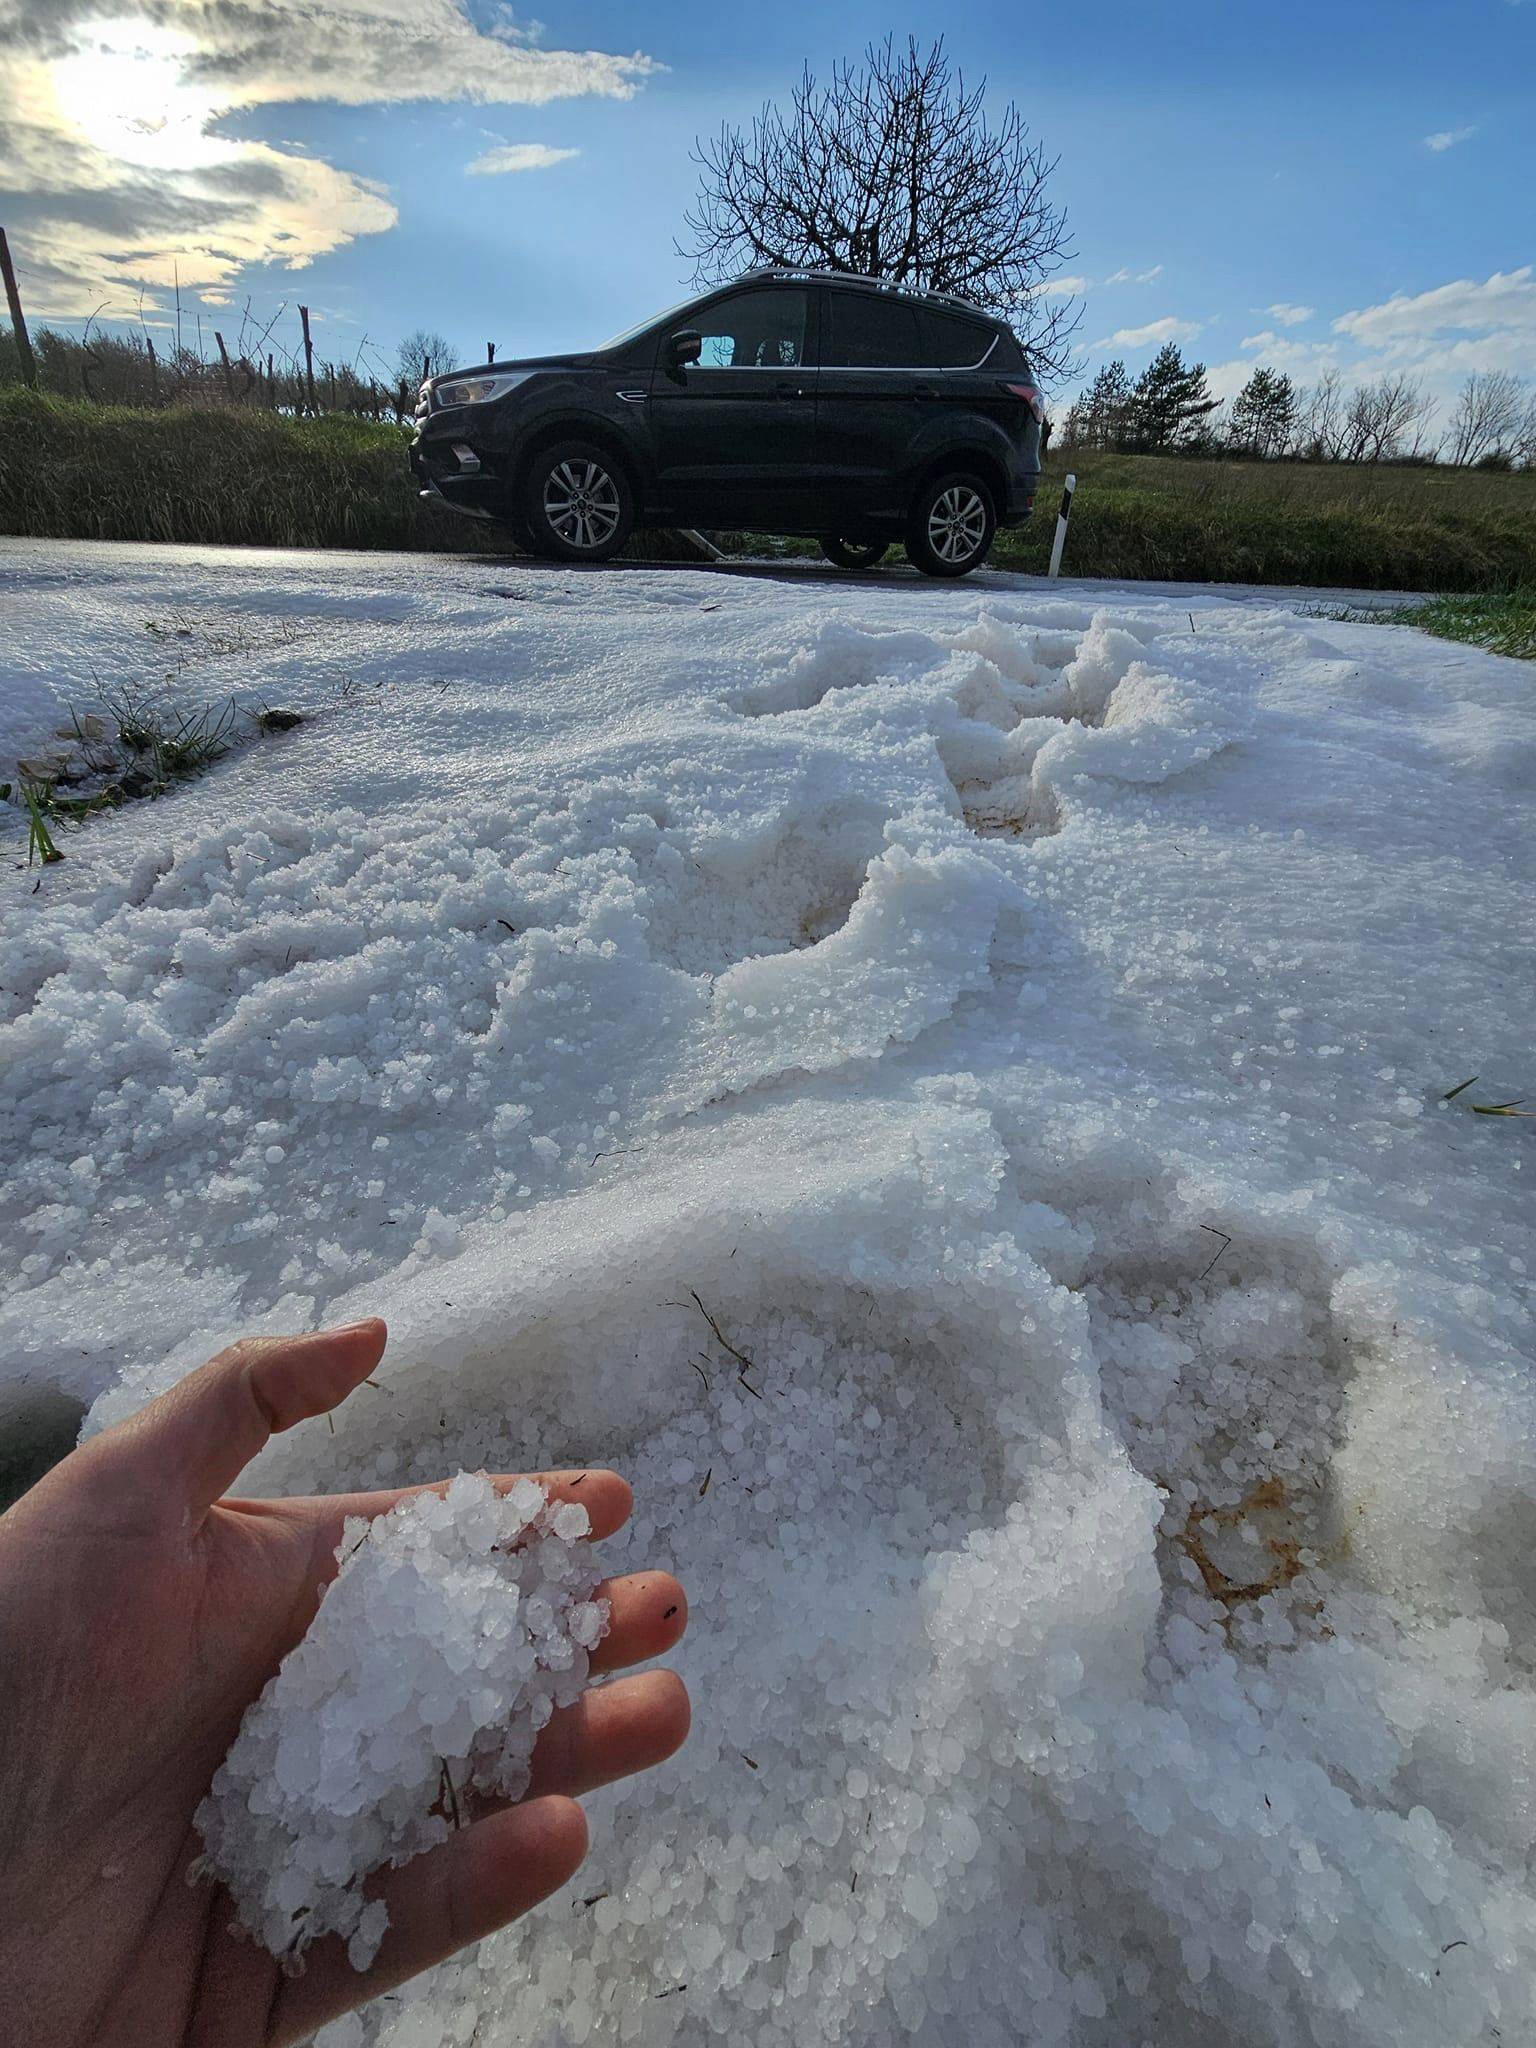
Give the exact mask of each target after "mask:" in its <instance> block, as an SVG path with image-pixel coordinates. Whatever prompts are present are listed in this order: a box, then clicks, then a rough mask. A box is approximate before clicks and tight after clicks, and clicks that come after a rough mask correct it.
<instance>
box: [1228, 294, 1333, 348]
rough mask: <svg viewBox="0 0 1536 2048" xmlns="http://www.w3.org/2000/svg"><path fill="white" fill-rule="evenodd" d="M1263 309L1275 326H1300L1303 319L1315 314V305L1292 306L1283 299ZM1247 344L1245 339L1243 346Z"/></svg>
mask: <svg viewBox="0 0 1536 2048" xmlns="http://www.w3.org/2000/svg"><path fill="white" fill-rule="evenodd" d="M1264 311H1265V312H1266V313H1267V314H1268V315H1269V317H1270V319H1271V320H1273V321H1274V323H1275V325H1276V326H1277V327H1300V326H1301V324H1302V322H1303V321H1304V320H1312V319H1315V318H1316V316H1317V308H1316V306H1292V305H1288V304H1287V303H1286V301H1285V300H1284V299H1282V300H1281V301H1280V302H1279V304H1278V305H1274V306H1266V307H1265V308H1264ZM1247 346H1248V344H1247V342H1246V341H1245V342H1244V343H1243V347H1244V348H1246V347H1247Z"/></svg>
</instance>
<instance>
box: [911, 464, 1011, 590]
mask: <svg viewBox="0 0 1536 2048" xmlns="http://www.w3.org/2000/svg"><path fill="white" fill-rule="evenodd" d="M996 531H997V509H996V507H995V506H994V504H993V502H992V493H991V492H990V491H989V490H988V488H987V486H986V485H985V483H983V482H982V480H981V478H980V477H979V476H976V475H975V474H974V473H973V472H971V471H970V470H964V469H955V470H948V471H946V472H945V474H944V475H942V476H936V477H934V478H933V479H932V481H931V482H929V483H926V484H924V485H923V488H922V489H921V490H920V491H919V492H918V494H917V496H916V497H915V498H914V499H913V501H912V509H911V511H910V512H909V513H908V515H907V559H908V560H909V561H910V562H911V564H912V566H913V567H914V568H915V569H921V570H922V572H923V574H924V575H925V576H965V575H968V574H969V573H970V571H971V570H972V569H979V568H980V567H981V565H982V563H983V562H984V561H985V560H986V559H987V554H988V551H989V550H990V548H991V546H992V536H993V535H994V534H995V533H996Z"/></svg>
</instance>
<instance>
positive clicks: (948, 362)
mask: <svg viewBox="0 0 1536 2048" xmlns="http://www.w3.org/2000/svg"><path fill="white" fill-rule="evenodd" d="M917 324H918V328H919V330H920V331H921V333H922V337H923V353H922V355H921V356H920V357H919V358H918V361H919V362H923V363H928V364H931V365H932V367H933V368H934V369H936V370H969V369H971V368H973V367H974V366H975V365H976V364H977V363H979V362H980V361H981V359H982V357H983V356H984V355H985V354H986V353H987V350H988V349H989V348H990V347H991V346H992V339H993V333H994V330H993V329H992V328H990V327H983V326H982V324H981V322H980V321H979V320H967V319H965V318H964V317H963V316H961V315H960V314H957V313H941V312H939V311H938V309H937V308H936V307H932V306H924V307H923V308H922V309H921V310H920V311H919V313H918V316H917Z"/></svg>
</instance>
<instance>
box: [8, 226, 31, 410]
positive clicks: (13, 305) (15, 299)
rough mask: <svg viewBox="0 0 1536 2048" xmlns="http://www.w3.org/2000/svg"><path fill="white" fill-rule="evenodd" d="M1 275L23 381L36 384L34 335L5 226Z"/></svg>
mask: <svg viewBox="0 0 1536 2048" xmlns="http://www.w3.org/2000/svg"><path fill="white" fill-rule="evenodd" d="M0 275H3V276H4V278H5V302H6V304H7V305H8V306H9V307H10V309H11V332H12V333H13V334H14V335H15V337H16V353H17V355H18V356H19V357H20V359H21V381H22V383H23V384H35V383H36V382H37V358H36V357H35V356H34V355H33V353H32V337H31V335H29V334H28V332H27V323H26V319H25V317H24V315H23V313H22V310H21V293H20V292H19V291H18V290H17V289H16V272H15V271H14V270H13V269H12V268H11V249H10V244H9V243H8V242H7V241H6V239H5V229H4V228H0Z"/></svg>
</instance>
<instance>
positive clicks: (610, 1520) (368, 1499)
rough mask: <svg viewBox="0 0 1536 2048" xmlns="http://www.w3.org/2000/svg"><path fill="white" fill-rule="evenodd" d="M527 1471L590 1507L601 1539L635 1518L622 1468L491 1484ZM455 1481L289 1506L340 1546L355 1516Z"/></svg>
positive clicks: (501, 1488)
mask: <svg viewBox="0 0 1536 2048" xmlns="http://www.w3.org/2000/svg"><path fill="white" fill-rule="evenodd" d="M524 1476H526V1477H527V1478H529V1479H536V1480H537V1481H538V1483H539V1485H540V1486H542V1487H543V1488H544V1490H545V1492H546V1493H547V1494H548V1495H549V1497H550V1499H551V1501H553V1502H555V1503H557V1504H558V1503H559V1502H561V1501H568V1500H569V1501H575V1502H576V1503H577V1504H578V1505H579V1506H581V1507H584V1508H585V1509H586V1511H587V1518H588V1520H589V1521H590V1522H591V1525H592V1526H591V1528H590V1530H589V1531H588V1534H589V1535H590V1536H591V1537H592V1538H593V1539H594V1540H595V1539H597V1538H599V1537H602V1536H611V1535H612V1534H613V1533H614V1531H615V1530H616V1529H622V1528H623V1526H624V1524H625V1523H626V1522H627V1521H628V1520H629V1511H630V1509H631V1508H632V1507H633V1506H634V1503H635V1497H634V1494H633V1493H632V1492H631V1491H630V1488H629V1482H628V1481H627V1480H624V1479H621V1478H620V1477H619V1475H618V1473H617V1472H609V1471H606V1470H601V1469H598V1468H595V1467H587V1468H586V1469H583V1468H581V1467H579V1466H574V1465H573V1466H571V1467H570V1468H569V1469H568V1470H566V1471H561V1472H530V1473H528V1474H526V1475H524V1474H522V1473H518V1472H493V1473H492V1474H491V1484H492V1486H494V1487H495V1489H496V1491H497V1492H498V1493H506V1492H507V1491H508V1490H509V1489H510V1488H512V1487H514V1486H515V1485H516V1484H517V1482H518V1480H519V1479H520V1478H522V1477H524ZM449 1484H450V1481H448V1480H446V1479H434V1480H433V1481H432V1482H431V1483H430V1484H428V1485H424V1486H399V1487H394V1488H381V1489H380V1490H379V1491H377V1492H374V1493H336V1494H325V1495H321V1496H319V1497H317V1498H315V1499H312V1500H306V1501H289V1502H286V1503H285V1506H287V1507H290V1508H300V1509H304V1510H308V1511H312V1512H313V1513H314V1515H315V1518H316V1531H315V1541H316V1542H317V1543H318V1544H323V1545H326V1546H328V1547H329V1549H330V1550H332V1551H334V1550H335V1548H336V1546H337V1545H338V1544H339V1543H340V1542H341V1532H342V1525H343V1523H345V1522H346V1520H347V1518H348V1517H349V1516H351V1515H364V1516H366V1517H367V1519H368V1520H369V1521H372V1520H373V1519H374V1517H375V1516H378V1515H385V1514H388V1512H389V1510H390V1509H391V1508H392V1507H394V1506H395V1505H396V1504H397V1503H398V1502H400V1501H402V1500H414V1499H415V1498H416V1496H417V1495H418V1494H423V1493H446V1492H447V1490H448V1487H449ZM335 1575H336V1566H335V1560H334V1558H332V1559H331V1561H330V1565H329V1569H328V1570H327V1572H326V1577H327V1578H334V1577H335Z"/></svg>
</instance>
